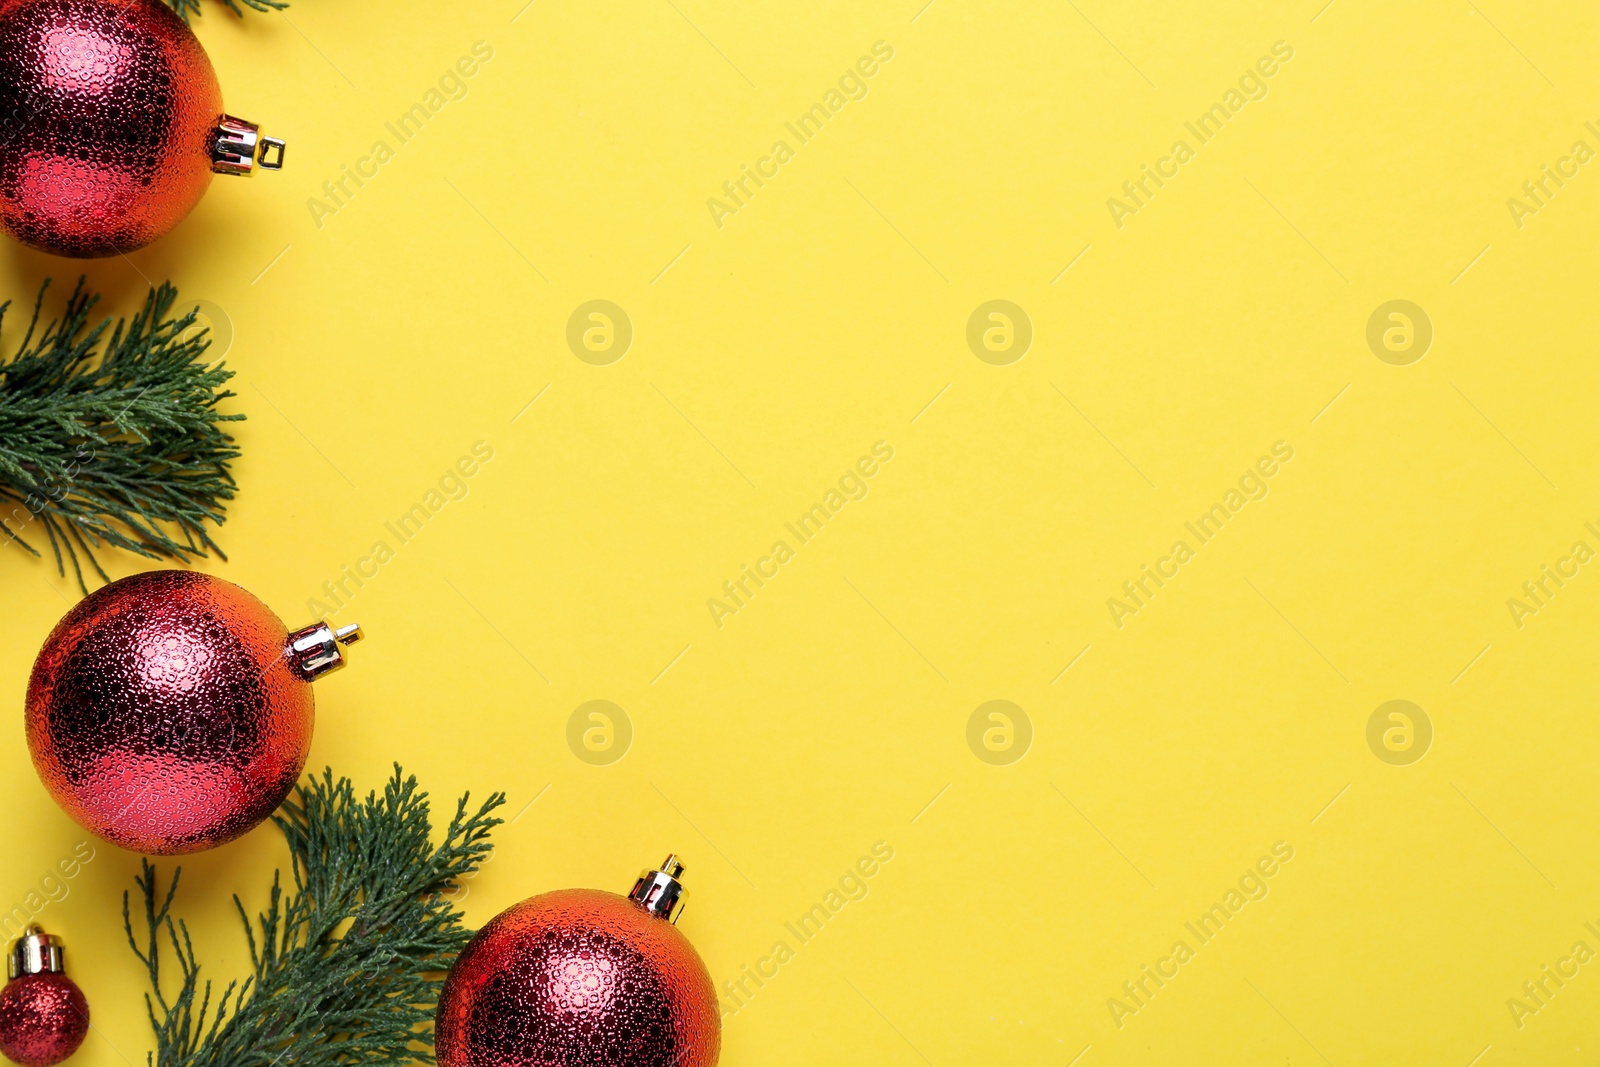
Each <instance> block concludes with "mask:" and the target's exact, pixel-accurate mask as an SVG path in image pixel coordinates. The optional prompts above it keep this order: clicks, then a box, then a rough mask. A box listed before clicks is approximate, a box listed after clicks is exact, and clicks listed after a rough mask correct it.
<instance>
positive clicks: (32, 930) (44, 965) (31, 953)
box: [6, 923, 67, 978]
mask: <svg viewBox="0 0 1600 1067" xmlns="http://www.w3.org/2000/svg"><path fill="white" fill-rule="evenodd" d="M66 970H67V963H66V946H65V945H63V944H62V943H61V941H60V939H59V938H55V937H51V936H50V935H49V934H47V933H45V932H44V930H42V929H40V927H39V925H38V924H37V923H29V924H28V928H27V929H25V930H23V931H22V936H21V937H19V938H17V940H16V941H15V942H13V943H12V945H11V957H10V960H9V961H8V964H7V968H6V972H7V974H8V975H9V976H10V977H11V978H21V977H22V976H23V975H25V974H65V973H66Z"/></svg>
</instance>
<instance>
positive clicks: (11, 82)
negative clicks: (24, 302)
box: [0, 0, 283, 256]
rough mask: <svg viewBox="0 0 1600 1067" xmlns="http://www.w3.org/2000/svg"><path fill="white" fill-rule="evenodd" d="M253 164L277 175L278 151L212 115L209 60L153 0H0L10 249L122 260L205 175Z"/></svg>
mask: <svg viewBox="0 0 1600 1067" xmlns="http://www.w3.org/2000/svg"><path fill="white" fill-rule="evenodd" d="M271 153H275V155H276V158H275V159H272V158H269V155H270V154H271ZM257 165H259V166H262V167H266V168H268V169H273V170H276V169H277V168H279V167H281V166H282V165H283V142H281V141H275V140H272V139H270V138H262V137H260V135H259V133H258V131H257V129H256V127H255V126H253V125H251V124H250V123H247V122H242V121H241V120H239V119H234V118H231V117H230V116H227V115H224V114H223V113H222V90H221V89H220V88H219V86H218V85H217V75H216V71H214V70H213V69H212V67H211V60H210V59H209V58H208V57H207V56H206V53H205V50H204V49H202V48H201V47H200V42H199V41H198V40H196V39H195V36H194V33H193V32H191V31H190V29H189V27H188V26H186V25H184V22H183V20H182V19H180V18H179V17H178V16H177V15H176V14H174V13H173V11H172V9H171V8H169V7H167V5H166V4H164V3H162V2H161V0H0V226H4V228H5V230H6V232H7V233H9V234H11V236H13V237H15V238H16V239H17V240H19V241H23V242H25V243H27V244H30V245H32V246H33V247H35V248H38V249H41V250H43V251H45V252H52V253H54V254H56V255H58V256H108V255H111V254H113V253H116V252H128V251H131V250H133V249H135V248H138V247H140V246H142V245H146V244H149V243H150V242H151V241H153V240H155V239H156V238H157V237H160V236H161V235H162V234H164V233H166V232H167V231H168V230H170V229H172V227H174V226H176V225H177V224H178V223H179V222H180V221H181V220H182V219H183V217H184V216H185V215H187V214H188V213H189V211H190V210H191V209H192V208H193V207H194V206H195V204H196V203H198V202H199V200H200V195H201V194H202V193H204V192H205V191H206V186H207V185H209V184H210V182H211V175H212V173H213V172H220V173H229V174H249V173H251V172H252V171H253V170H254V169H255V167H256V166H257Z"/></svg>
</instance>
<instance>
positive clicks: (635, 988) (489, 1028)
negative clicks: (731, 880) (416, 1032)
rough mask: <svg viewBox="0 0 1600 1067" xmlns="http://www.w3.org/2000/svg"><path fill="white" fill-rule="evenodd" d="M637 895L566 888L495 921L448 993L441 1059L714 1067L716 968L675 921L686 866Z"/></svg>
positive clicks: (662, 874) (438, 1037)
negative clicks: (708, 968)
mask: <svg viewBox="0 0 1600 1067" xmlns="http://www.w3.org/2000/svg"><path fill="white" fill-rule="evenodd" d="M662 868H663V869H662V870H658V871H646V872H644V874H643V875H641V876H640V879H639V883H638V884H637V885H635V887H634V891H633V893H632V894H630V895H629V896H626V897H624V896H619V895H618V894H616V893H606V892H602V891H600V890H597V889H565V890H559V891H557V892H554V893H544V894H542V895H540V896H536V897H533V898H532V899H530V900H525V901H523V902H522V903H521V904H518V905H516V906H514V907H512V908H510V909H508V910H506V911H504V912H502V913H500V914H499V915H497V916H496V917H495V918H493V919H491V920H490V921H489V924H488V925H487V926H485V927H484V928H483V929H482V930H480V931H478V933H477V935H476V936H475V937H474V938H473V939H472V941H471V942H470V943H468V945H467V947H466V948H465V949H464V950H462V953H461V955H460V956H459V957H457V959H456V962H455V965H454V966H453V967H451V968H450V974H449V976H448V977H447V978H446V979H445V984H444V991H443V992H442V993H441V994H440V997H439V1014H438V1019H437V1022H436V1025H435V1028H434V1045H435V1048H436V1050H437V1053H438V1059H439V1065H440V1067H714V1065H715V1064H716V1062H717V1055H718V1052H719V1050H720V1047H721V1040H722V1034H721V1018H720V1016H719V1013H718V1011H717V997H716V992H715V990H714V988H713V987H712V984H711V975H710V974H709V973H708V972H707V971H706V965H705V964H704V963H703V962H701V960H700V957H699V955H698V954H697V953H696V952H695V950H694V946H693V945H691V944H689V939H688V938H686V937H684V936H683V934H681V933H680V932H679V931H678V929H677V927H675V926H674V925H673V921H675V919H676V917H677V914H678V912H679V910H680V909H681V905H682V898H683V887H682V885H681V884H679V883H678V882H677V875H678V874H680V873H682V871H683V865H682V864H680V863H678V862H677V861H676V858H675V857H668V859H667V862H666V863H665V864H663V865H662Z"/></svg>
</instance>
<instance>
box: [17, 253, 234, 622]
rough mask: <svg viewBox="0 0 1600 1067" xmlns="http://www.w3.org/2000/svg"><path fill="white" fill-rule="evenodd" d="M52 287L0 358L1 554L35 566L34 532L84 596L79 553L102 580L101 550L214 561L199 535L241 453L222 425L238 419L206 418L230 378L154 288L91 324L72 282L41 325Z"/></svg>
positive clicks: (191, 323)
mask: <svg viewBox="0 0 1600 1067" xmlns="http://www.w3.org/2000/svg"><path fill="white" fill-rule="evenodd" d="M49 287H50V283H49V281H46V282H45V283H44V285H43V286H42V287H40V289H39V296H38V298H37V299H36V300H35V302H34V306H33V319H32V321H31V322H30V323H29V324H28V332H27V334H26V336H24V337H23V339H22V342H21V344H20V346H19V347H18V349H17V351H16V353H15V354H14V355H13V356H11V357H10V358H9V359H7V358H6V357H5V356H4V355H0V544H4V543H8V542H11V541H15V542H16V543H17V544H18V545H20V546H21V547H22V548H24V549H26V550H27V551H29V552H31V553H33V554H34V555H35V556H38V555H40V554H41V553H40V551H39V549H38V548H37V547H35V545H34V543H33V541H37V540H41V538H40V537H38V536H37V530H29V529H28V528H29V527H30V526H32V525H33V524H34V523H35V522H37V523H38V524H39V527H42V529H43V538H42V540H47V541H48V542H49V545H50V550H51V552H52V554H53V555H54V557H55V562H56V569H57V570H58V571H59V572H60V573H61V574H62V575H65V574H66V572H67V571H66V568H67V564H68V563H69V562H70V563H71V565H72V570H73V574H74V575H75V576H76V578H77V580H78V587H79V588H80V589H82V590H83V591H84V592H86V593H87V592H88V585H87V584H86V583H85V580H84V574H83V567H82V565H81V563H80V554H81V556H82V557H84V558H86V559H87V560H88V561H89V564H90V565H91V566H92V567H93V569H94V571H95V573H96V574H98V575H99V576H100V578H101V580H102V581H109V580H110V579H109V578H108V577H107V575H106V572H105V570H104V568H102V567H101V566H100V561H99V560H98V559H97V558H96V556H95V550H96V549H100V548H103V547H107V546H109V547H112V548H120V549H125V550H126V551H129V552H133V553H136V554H138V555H140V556H144V557H146V558H148V559H172V560H177V561H179V562H182V563H188V562H191V561H193V560H195V559H198V558H199V557H202V556H205V555H208V554H209V553H211V552H215V553H216V554H217V555H218V556H223V553H222V550H221V549H220V548H218V547H217V545H216V543H215V542H214V541H212V540H211V535H210V534H209V533H208V532H207V528H206V524H207V523H210V524H213V525H217V526H220V525H221V524H222V523H223V521H224V519H225V518H226V515H225V512H224V508H225V502H226V501H228V500H231V499H232V498H233V494H234V482H233V475H232V473H231V472H230V470H229V464H230V462H231V461H232V460H234V459H237V458H238V456H239V450H238V449H237V448H236V447H235V446H234V440H233V438H232V437H231V436H229V435H228V434H227V433H226V432H225V428H224V426H223V424H224V423H228V422H233V421H236V420H239V419H243V418H244V416H243V415H224V414H221V413H220V412H218V411H217V405H218V404H219V403H221V402H222V401H223V400H226V399H227V398H229V397H231V396H233V395H234V394H233V393H232V392H231V391H228V390H227V389H225V388H224V385H225V383H226V382H227V381H228V379H230V378H232V377H233V372H232V371H230V370H227V369H225V368H224V367H223V365H222V363H221V362H220V361H219V362H217V363H216V364H214V365H208V364H207V363H206V361H205V359H204V355H205V351H206V348H207V347H208V346H209V345H210V344H211V341H210V338H209V337H208V336H207V331H206V330H204V329H197V328H196V322H195V319H196V314H197V312H196V310H195V309H191V310H190V311H189V312H188V313H187V314H185V315H182V316H179V317H173V316H172V315H171V314H170V313H171V311H172V308H173V305H174V304H175V303H176V302H177V299H178V291H177V290H176V289H174V288H173V287H172V286H171V285H170V284H165V283H163V284H162V286H161V287H160V288H159V289H152V290H151V291H150V294H149V295H148V296H147V297H146V298H145V302H144V307H143V309H142V310H140V311H139V312H138V314H136V315H134V316H133V318H132V319H129V320H126V321H125V320H122V319H118V320H117V322H116V325H115V327H113V326H112V323H111V320H110V319H109V318H107V319H103V320H101V321H100V322H99V323H97V324H95V325H93V326H91V325H90V323H89V314H90V311H91V310H92V309H93V308H94V306H95V304H96V303H97V302H98V301H99V297H97V296H93V295H91V294H89V293H86V292H85V291H84V283H83V279H81V278H80V279H79V280H78V285H77V287H76V288H75V289H74V290H73V291H72V296H71V297H70V298H68V300H67V305H66V308H65V309H64V310H63V313H62V316H61V318H59V319H51V320H50V321H49V322H47V323H45V324H43V325H42V326H41V324H40V313H41V311H42V309H43V307H44V296H45V291H46V290H47V289H48V288H49ZM10 306H11V305H10V302H9V301H7V302H6V303H3V304H0V319H3V317H4V315H5V312H6V309H7V308H9V307H10ZM108 334H109V337H108ZM102 342H104V343H103V344H102ZM28 534H33V535H34V536H33V538H32V540H30V538H29V536H28ZM223 558H224V559H225V558H227V557H226V556H223Z"/></svg>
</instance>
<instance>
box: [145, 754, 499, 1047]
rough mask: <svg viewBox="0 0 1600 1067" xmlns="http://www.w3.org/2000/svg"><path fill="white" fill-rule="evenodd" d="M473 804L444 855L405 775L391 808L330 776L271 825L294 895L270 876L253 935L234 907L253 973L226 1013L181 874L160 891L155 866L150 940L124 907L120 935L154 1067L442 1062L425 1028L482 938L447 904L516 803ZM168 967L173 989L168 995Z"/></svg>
mask: <svg viewBox="0 0 1600 1067" xmlns="http://www.w3.org/2000/svg"><path fill="white" fill-rule="evenodd" d="M468 799H469V798H468V797H467V796H463V797H462V798H461V799H460V800H459V801H458V802H457V803H456V813H455V816H454V818H452V819H451V820H450V825H449V827H448V828H447V829H446V831H445V834H444V840H443V841H442V842H441V843H440V844H439V845H438V846H434V845H432V844H430V840H429V835H430V830H431V828H430V825H429V821H428V795H427V794H426V793H422V792H419V791H418V790H417V780H416V778H415V777H402V774H401V770H400V766H399V765H398V764H396V765H395V769H394V777H393V778H391V779H390V780H389V783H388V785H387V786H385V788H384V791H383V794H382V795H381V796H380V795H378V794H377V793H369V794H368V795H367V797H366V799H365V800H358V799H357V798H356V795H355V791H354V789H353V788H352V787H351V785H350V781H349V779H346V778H341V779H339V780H338V781H337V782H336V781H334V778H333V772H332V771H325V772H323V776H322V778H321V779H320V780H319V779H316V778H311V779H309V780H308V781H307V782H305V783H304V784H301V785H299V786H296V788H295V794H294V796H293V797H292V798H291V799H290V800H289V801H288V802H286V803H285V804H284V806H283V807H282V808H281V809H279V813H278V814H277V815H275V816H274V817H273V822H274V823H276V824H277V826H278V828H279V829H280V830H282V831H283V834H284V837H285V838H287V840H288V843H289V854H290V860H291V872H292V875H293V879H294V885H293V887H292V889H291V890H290V891H288V892H285V891H284V889H283V887H282V886H281V885H280V881H279V877H278V875H276V874H274V876H273V880H272V893H271V897H270V900H269V903H268V905H267V910H266V911H265V912H263V913H261V914H259V915H258V916H257V917H256V919H255V922H254V923H252V922H251V920H250V918H249V917H248V915H247V914H246V913H245V910H244V905H243V904H242V903H240V901H239V898H238V897H237V896H235V897H234V898H233V902H234V906H235V907H236V908H237V909H238V912H239V917H240V918H241V919H242V920H243V921H244V927H245V936H246V938H247V939H248V941H249V944H250V958H251V962H252V964H253V966H254V971H253V973H251V974H249V975H248V976H246V977H245V978H244V979H243V980H242V981H236V982H229V983H228V985H227V987H226V988H225V989H224V990H223V992H222V995H221V997H220V998H217V1000H216V1003H215V1005H213V1003H212V985H211V982H210V980H205V981H204V982H202V980H201V978H200V964H199V963H198V961H197V959H196V957H195V952H194V946H193V944H192V943H191V942H190V938H189V930H188V927H187V926H186V925H185V924H184V922H183V920H181V919H174V918H173V916H172V902H173V898H174V897H175V895H176V894H177V890H178V875H179V873H180V872H178V871H175V872H174V873H173V876H172V881H171V883H170V884H168V885H167V886H166V887H165V889H164V890H163V888H162V886H161V883H160V880H159V879H158V878H157V876H156V870H155V868H154V867H153V866H151V864H150V862H149V861H148V860H146V861H144V869H143V871H142V873H141V874H140V875H139V877H138V878H137V879H136V880H135V881H136V884H137V885H138V887H139V893H140V896H141V897H142V898H143V901H144V909H143V916H142V924H141V925H142V927H143V931H142V933H141V934H140V935H139V936H138V937H136V936H135V934H134V923H133V919H132V918H131V915H130V904H129V895H128V894H126V893H124V894H123V898H122V922H123V927H124V929H125V930H126V931H127V935H128V943H129V945H131V946H132V948H133V952H134V955H136V956H138V957H139V960H140V962H142V963H143V964H144V965H145V967H146V969H147V970H148V971H149V974H150V985H151V987H152V992H151V993H147V994H146V995H145V1003H146V1006H147V1008H148V1010H149V1015H150V1024H151V1026H152V1027H153V1028H154V1030H155V1035H156V1050H155V1051H154V1052H152V1053H150V1054H149V1056H148V1057H147V1058H148V1061H149V1063H150V1064H151V1067H272V1065H275V1064H279V1065H288V1064H293V1065H294V1067H349V1065H352V1064H369V1065H377V1064H384V1065H395V1064H402V1063H409V1062H411V1061H412V1060H420V1061H421V1062H423V1063H431V1062H433V1051H432V1037H431V1034H430V1033H429V1032H428V1031H427V1030H426V1029H424V1028H423V1027H424V1026H425V1024H427V1023H429V1022H431V1021H432V1018H433V1012H434V1007H435V1005H436V1003H437V1001H438V998H439V991H440V989H441V987H442V986H443V984H444V976H443V972H444V971H445V970H446V969H447V968H448V967H449V966H450V963H451V961H452V960H454V958H455V956H456V954H457V953H459V952H460V951H461V949H462V948H464V947H465V946H466V943H467V941H468V940H469V938H470V937H471V936H472V931H470V930H468V929H467V928H466V927H465V926H464V925H463V924H462V916H461V913H460V911H458V910H457V909H456V907H455V905H454V903H453V902H452V900H451V899H450V897H449V896H448V895H447V894H448V893H449V892H450V891H451V890H452V889H453V888H454V887H455V886H456V885H457V883H458V882H459V880H460V879H462V878H464V877H466V876H468V875H470V874H471V873H472V872H474V871H476V870H477V868H478V866H479V864H480V863H482V862H483V861H484V860H485V858H486V857H487V856H488V854H489V852H490V851H491V846H490V844H489V842H488V836H489V832H490V830H491V829H492V828H493V827H495V826H496V825H498V824H499V823H500V822H501V820H500V819H498V818H494V817H492V816H491V814H490V813H491V812H493V811H494V810H495V809H496V808H498V807H499V806H500V805H501V804H503V803H504V802H505V795H504V794H503V793H495V794H493V795H491V796H490V797H489V799H488V800H487V801H485V802H484V803H483V805H482V806H481V807H479V808H478V810H477V811H476V812H475V813H473V814H470V815H469V814H468V812H467V801H468ZM180 870H181V869H180ZM169 955H170V956H171V957H173V958H175V959H176V962H177V966H178V973H177V975H176V982H175V983H174V982H171V981H167V982H165V983H164V980H163V973H162V960H163V958H165V957H168V956H169ZM169 977H170V976H169ZM173 984H175V985H176V989H175V990H172V991H170V992H169V988H168V987H170V986H171V985H173Z"/></svg>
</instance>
